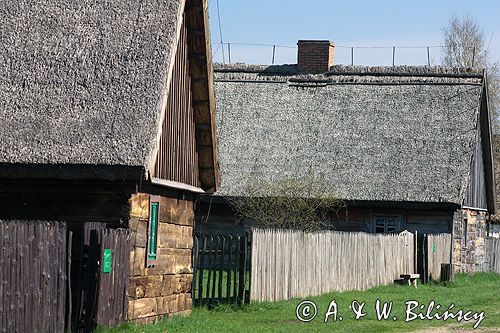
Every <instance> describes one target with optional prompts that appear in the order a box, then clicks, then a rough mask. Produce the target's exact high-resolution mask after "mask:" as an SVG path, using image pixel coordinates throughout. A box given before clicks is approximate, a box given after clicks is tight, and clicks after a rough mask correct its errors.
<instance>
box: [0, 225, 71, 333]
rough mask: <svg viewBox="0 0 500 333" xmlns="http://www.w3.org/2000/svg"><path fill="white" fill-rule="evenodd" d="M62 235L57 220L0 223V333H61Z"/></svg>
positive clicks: (64, 298) (63, 316)
mask: <svg viewBox="0 0 500 333" xmlns="http://www.w3.org/2000/svg"><path fill="white" fill-rule="evenodd" d="M66 234H67V229H66V224H65V223H63V222H41V221H30V222H28V221H19V220H18V221H0V331H1V332H39V333H45V332H47V333H53V332H64V330H65V327H66V324H67V320H66V319H67V314H66V305H67V303H68V302H67V301H68V299H67V298H68V295H67V294H66V292H67V290H68V289H67V284H68V275H67V274H68V267H67V265H68V261H67V259H68V251H67V235H66Z"/></svg>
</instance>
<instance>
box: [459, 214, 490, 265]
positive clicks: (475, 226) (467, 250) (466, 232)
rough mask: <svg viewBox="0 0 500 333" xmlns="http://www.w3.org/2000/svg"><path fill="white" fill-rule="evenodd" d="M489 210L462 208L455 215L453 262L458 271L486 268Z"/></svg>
mask: <svg viewBox="0 0 500 333" xmlns="http://www.w3.org/2000/svg"><path fill="white" fill-rule="evenodd" d="M486 217H487V212H485V211H478V210H472V209H462V210H459V211H457V212H455V215H454V217H453V262H454V264H455V271H456V272H480V271H484V270H485V269H486V255H485V243H484V239H485V237H486Z"/></svg>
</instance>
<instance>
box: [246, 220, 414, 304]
mask: <svg viewBox="0 0 500 333" xmlns="http://www.w3.org/2000/svg"><path fill="white" fill-rule="evenodd" d="M251 251H252V260H251V261H252V265H251V267H252V271H251V287H250V299H251V301H277V300H281V299H290V298H293V297H305V296H311V295H319V294H323V293H327V292H331V291H334V290H337V291H344V290H352V289H355V290H363V289H368V288H371V287H374V286H378V285H384V284H388V283H391V282H393V280H395V279H397V278H399V275H400V274H403V273H414V235H413V234H411V233H408V232H403V233H401V234H399V235H398V234H391V235H386V234H385V235H384V234H367V233H349V232H332V231H325V232H317V233H305V232H300V231H290V230H262V229H254V230H253V234H252V250H251Z"/></svg>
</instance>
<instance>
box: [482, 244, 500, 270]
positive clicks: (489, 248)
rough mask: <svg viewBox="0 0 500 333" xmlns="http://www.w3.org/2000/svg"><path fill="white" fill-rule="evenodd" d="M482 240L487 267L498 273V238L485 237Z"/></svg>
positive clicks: (499, 266)
mask: <svg viewBox="0 0 500 333" xmlns="http://www.w3.org/2000/svg"><path fill="white" fill-rule="evenodd" d="M484 242H485V246H486V256H487V259H486V260H487V262H488V268H489V270H490V271H492V272H497V273H499V274H500V238H486V239H485V240H484Z"/></svg>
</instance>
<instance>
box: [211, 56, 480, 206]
mask: <svg viewBox="0 0 500 333" xmlns="http://www.w3.org/2000/svg"><path fill="white" fill-rule="evenodd" d="M215 80H216V83H215V93H216V105H217V106H216V107H217V109H216V110H217V124H218V132H219V142H218V144H219V154H220V156H219V157H220V166H221V178H222V184H221V188H220V190H219V191H218V194H219V195H224V196H240V195H245V193H247V191H248V188H249V187H251V186H252V184H254V183H256V182H265V183H270V182H271V183H272V182H275V181H278V180H280V179H286V178H294V177H311V176H312V177H315V178H319V179H321V180H322V181H323V182H324V183H327V184H329V186H330V189H329V191H330V192H331V194H332V195H335V196H337V197H341V198H343V199H346V200H369V201H373V200H377V201H398V202H401V201H406V202H407V201H411V202H434V203H436V202H437V203H440V202H443V203H452V204H457V205H461V204H463V201H464V194H465V192H466V190H467V185H468V179H469V173H470V167H471V158H472V154H473V151H474V145H475V135H476V132H477V131H476V127H477V126H478V125H479V120H478V119H479V111H480V105H481V98H482V92H483V72H482V71H481V70H476V69H454V68H440V67H406V66H405V67H350V66H333V67H332V68H331V70H330V72H328V73H324V74H316V75H298V74H297V72H296V67H295V66H293V65H285V66H269V67H265V66H253V65H241V64H238V65H219V66H217V67H216V73H215Z"/></svg>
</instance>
